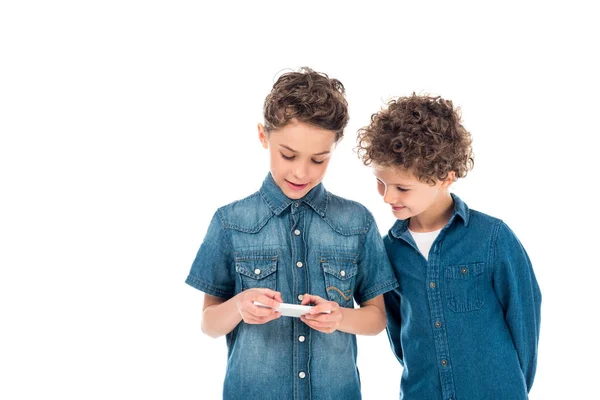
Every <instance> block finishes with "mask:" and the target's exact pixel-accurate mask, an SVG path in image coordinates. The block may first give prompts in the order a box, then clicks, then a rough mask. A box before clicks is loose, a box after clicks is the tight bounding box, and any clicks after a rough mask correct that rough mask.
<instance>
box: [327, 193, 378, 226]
mask: <svg viewBox="0 0 600 400" xmlns="http://www.w3.org/2000/svg"><path fill="white" fill-rule="evenodd" d="M324 219H325V221H327V223H328V224H329V225H330V226H331V227H332V228H333V229H334V230H336V231H337V232H339V233H342V234H346V235H356V234H361V233H366V232H367V231H368V230H369V228H370V227H371V226H372V225H373V224H374V218H373V215H372V214H371V212H370V211H369V210H368V209H367V208H366V207H365V206H363V205H362V204H360V203H359V202H357V201H354V200H349V199H345V198H343V197H340V196H336V195H335V194H333V193H330V192H327V211H326V214H325V217H324Z"/></svg>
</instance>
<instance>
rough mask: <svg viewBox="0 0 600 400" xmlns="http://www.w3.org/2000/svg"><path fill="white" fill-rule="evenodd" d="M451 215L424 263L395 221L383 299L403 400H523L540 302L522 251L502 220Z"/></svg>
mask: <svg viewBox="0 0 600 400" xmlns="http://www.w3.org/2000/svg"><path fill="white" fill-rule="evenodd" d="M452 197H453V199H454V213H453V215H452V217H451V218H450V220H449V221H448V224H447V225H446V226H445V227H444V228H443V229H442V230H441V232H440V234H439V235H438V237H437V238H436V240H435V241H434V243H433V245H432V247H431V251H430V252H429V257H428V259H429V261H427V260H425V258H424V257H423V256H422V255H421V253H420V252H419V250H418V249H417V246H416V245H415V242H414V240H413V238H412V236H411V234H410V232H409V231H408V229H407V228H408V220H406V221H400V220H399V221H396V223H395V224H394V226H393V227H392V229H391V230H390V231H389V234H388V235H387V236H386V237H385V238H384V243H385V247H386V250H387V252H388V256H389V257H390V261H391V262H392V265H393V267H394V270H395V272H396V276H397V278H398V281H399V283H400V286H399V287H398V288H397V289H396V290H394V291H393V292H389V293H386V294H385V295H384V298H385V301H386V310H387V315H388V328H387V331H388V336H389V339H390V343H391V345H392V348H393V350H394V352H395V353H396V356H397V358H398V360H399V361H400V363H401V364H402V365H403V367H404V371H403V374H402V380H401V384H400V390H401V393H400V398H401V399H406V400H413V399H414V400H417V399H418V400H421V399H427V400H437V399H440V400H441V399H443V400H447V399H459V400H463V399H464V400H477V399H485V400H496V399H498V400H509V399H510V400H519V399H527V393H528V392H529V389H530V388H531V385H532V383H533V377H534V375H535V368H536V360H537V345H538V338H539V332H540V304H541V293H540V289H539V287H538V284H537V282H536V279H535V276H534V273H533V269H532V267H531V263H530V261H529V258H528V256H527V253H526V252H525V249H524V248H523V246H522V245H521V243H520V242H519V240H518V239H517V238H516V236H515V235H514V233H513V232H512V231H511V230H510V229H509V228H508V226H506V225H505V224H504V223H503V222H502V221H500V220H498V219H496V218H492V217H490V216H488V215H485V214H482V213H480V212H477V211H474V210H469V208H468V207H467V205H466V204H465V203H463V202H462V201H461V200H460V199H459V198H458V197H457V196H455V195H452Z"/></svg>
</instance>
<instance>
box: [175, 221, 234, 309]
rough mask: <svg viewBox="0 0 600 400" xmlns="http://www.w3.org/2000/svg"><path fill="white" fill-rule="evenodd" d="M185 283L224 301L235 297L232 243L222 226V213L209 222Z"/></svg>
mask: <svg viewBox="0 0 600 400" xmlns="http://www.w3.org/2000/svg"><path fill="white" fill-rule="evenodd" d="M185 283H187V284H188V285H190V286H192V287H194V288H196V289H198V290H201V291H203V292H204V293H206V294H210V295H212V296H216V297H221V298H225V299H229V298H231V297H233V295H234V294H235V274H234V271H233V261H232V259H231V242H230V240H229V238H228V236H227V231H226V230H225V229H224V228H223V225H222V224H221V218H220V214H219V211H217V212H216V213H215V215H214V216H213V218H212V220H211V222H210V225H209V227H208V231H207V232H206V236H205V237H204V241H203V242H202V244H201V245H200V249H199V250H198V253H197V254H196V259H195V260H194V262H193V264H192V267H191V269H190V273H189V275H188V277H187V279H186V280H185Z"/></svg>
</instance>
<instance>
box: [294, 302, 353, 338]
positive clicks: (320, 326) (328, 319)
mask: <svg viewBox="0 0 600 400" xmlns="http://www.w3.org/2000/svg"><path fill="white" fill-rule="evenodd" d="M308 304H314V305H315V306H314V307H313V308H312V309H311V310H310V311H309V312H308V313H307V314H304V315H303V316H301V317H300V319H301V320H302V321H303V322H304V323H305V324H306V325H308V326H310V327H311V328H313V329H315V330H317V331H320V332H324V333H332V332H335V331H336V330H337V329H338V328H339V327H340V324H341V323H342V319H343V317H344V316H343V314H342V308H341V307H340V305H339V304H338V303H336V302H335V301H327V300H325V299H324V298H322V297H319V296H314V295H312V294H305V295H304V296H303V297H302V305H308ZM325 311H330V313H325Z"/></svg>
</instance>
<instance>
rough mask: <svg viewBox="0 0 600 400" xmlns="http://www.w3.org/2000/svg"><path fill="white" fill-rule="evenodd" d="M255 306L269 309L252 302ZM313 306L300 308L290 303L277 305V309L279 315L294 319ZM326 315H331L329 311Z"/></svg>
mask: <svg viewBox="0 0 600 400" xmlns="http://www.w3.org/2000/svg"><path fill="white" fill-rule="evenodd" d="M253 304H254V305H255V306H259V307H264V308H271V307H269V306H267V305H265V304H263V303H261V302H260V301H255V302H253ZM311 308H313V306H302V305H299V304H290V303H279V308H278V309H277V310H278V311H279V312H280V313H281V315H284V316H286V317H296V318H299V317H300V316H301V315H304V314H306V313H307V312H308V311H309V310H310V309H311ZM326 313H328V314H329V313H331V311H326Z"/></svg>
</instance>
